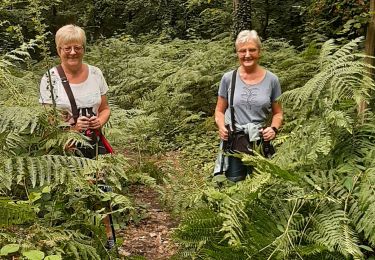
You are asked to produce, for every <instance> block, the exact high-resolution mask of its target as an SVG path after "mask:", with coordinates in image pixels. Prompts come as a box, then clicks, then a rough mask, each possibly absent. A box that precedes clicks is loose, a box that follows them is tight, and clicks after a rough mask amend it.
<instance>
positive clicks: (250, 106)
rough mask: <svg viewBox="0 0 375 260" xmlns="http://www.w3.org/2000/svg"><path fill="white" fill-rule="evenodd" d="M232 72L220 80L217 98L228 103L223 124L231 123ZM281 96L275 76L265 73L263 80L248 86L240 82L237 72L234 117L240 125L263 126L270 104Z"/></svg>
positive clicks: (268, 72) (269, 111) (270, 110)
mask: <svg viewBox="0 0 375 260" xmlns="http://www.w3.org/2000/svg"><path fill="white" fill-rule="evenodd" d="M232 74H233V70H232V71H229V72H227V73H225V74H224V75H223V77H222V79H221V82H220V87H219V93H218V94H219V96H221V97H223V98H225V99H226V100H227V101H228V108H227V110H226V111H225V124H230V123H231V116H230V109H229V100H230V92H231V84H232ZM280 95H281V87H280V82H279V79H278V78H277V76H276V75H275V74H273V73H272V72H270V71H268V70H267V71H266V75H265V77H264V79H263V80H262V81H261V82H259V83H258V84H254V85H249V84H246V83H245V82H243V81H242V79H241V77H240V75H239V72H238V70H237V77H236V87H235V91H234V99H233V105H234V117H235V122H236V123H237V124H240V125H245V124H247V123H254V124H261V125H263V124H264V123H265V121H266V119H267V116H268V115H270V114H271V113H272V106H271V105H272V103H273V102H275V100H276V99H277V98H278V97H279V96H280Z"/></svg>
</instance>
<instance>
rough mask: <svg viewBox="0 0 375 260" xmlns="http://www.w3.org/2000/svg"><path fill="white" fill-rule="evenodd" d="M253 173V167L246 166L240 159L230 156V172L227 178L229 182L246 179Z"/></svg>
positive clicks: (226, 173)
mask: <svg viewBox="0 0 375 260" xmlns="http://www.w3.org/2000/svg"><path fill="white" fill-rule="evenodd" d="M252 172H253V167H251V166H248V165H244V164H243V162H242V161H241V159H240V158H237V157H233V156H228V170H227V171H226V172H225V176H226V177H227V179H228V180H230V181H233V182H237V181H243V180H245V179H246V176H247V175H250V174H251V173H252Z"/></svg>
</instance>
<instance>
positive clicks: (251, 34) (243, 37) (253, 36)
mask: <svg viewBox="0 0 375 260" xmlns="http://www.w3.org/2000/svg"><path fill="white" fill-rule="evenodd" d="M251 41H252V42H254V43H255V44H256V45H257V47H258V49H259V50H260V49H261V47H262V43H261V41H260V38H259V36H258V33H257V32H256V31H255V30H251V31H250V30H243V31H240V33H239V34H238V35H237V39H236V43H235V45H236V48H237V46H238V45H239V44H241V43H245V42H251Z"/></svg>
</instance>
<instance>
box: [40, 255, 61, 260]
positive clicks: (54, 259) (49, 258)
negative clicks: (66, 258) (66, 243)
mask: <svg viewBox="0 0 375 260" xmlns="http://www.w3.org/2000/svg"><path fill="white" fill-rule="evenodd" d="M61 259H62V258H61V255H49V256H46V258H44V260H61Z"/></svg>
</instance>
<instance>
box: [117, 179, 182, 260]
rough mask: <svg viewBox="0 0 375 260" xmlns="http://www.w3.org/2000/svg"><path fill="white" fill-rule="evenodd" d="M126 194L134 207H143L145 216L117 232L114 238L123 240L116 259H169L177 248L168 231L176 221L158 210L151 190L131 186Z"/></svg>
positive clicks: (166, 213)
mask: <svg viewBox="0 0 375 260" xmlns="http://www.w3.org/2000/svg"><path fill="white" fill-rule="evenodd" d="M130 194H132V196H133V197H134V199H135V202H136V204H137V205H144V206H145V209H146V217H145V218H144V219H142V220H141V221H140V222H139V223H138V224H134V223H130V224H129V225H128V226H127V227H126V228H124V229H123V230H121V231H119V232H118V237H119V238H123V239H124V242H123V244H122V246H121V247H120V248H119V254H120V256H121V257H123V258H124V259H126V257H132V256H143V257H145V258H146V259H148V260H158V259H169V258H170V257H171V256H172V255H173V254H174V253H175V252H176V249H177V248H176V245H175V244H174V243H173V241H172V240H171V229H172V228H174V227H176V226H177V221H175V220H173V219H172V218H171V216H170V215H169V214H168V212H165V211H163V210H162V207H161V206H160V204H159V202H158V193H157V192H155V191H154V190H152V189H150V188H148V187H145V186H133V187H131V191H130Z"/></svg>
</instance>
